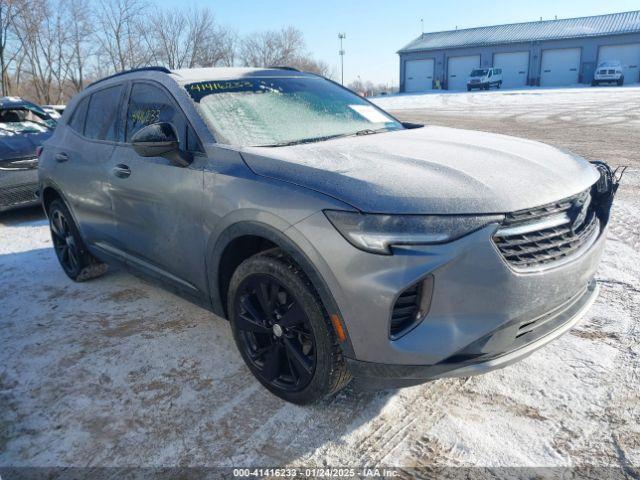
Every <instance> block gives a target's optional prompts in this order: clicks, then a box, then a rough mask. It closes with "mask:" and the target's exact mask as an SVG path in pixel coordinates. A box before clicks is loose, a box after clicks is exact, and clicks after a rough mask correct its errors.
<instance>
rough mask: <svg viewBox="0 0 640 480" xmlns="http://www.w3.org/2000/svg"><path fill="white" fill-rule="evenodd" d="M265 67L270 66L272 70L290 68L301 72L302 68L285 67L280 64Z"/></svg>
mask: <svg viewBox="0 0 640 480" xmlns="http://www.w3.org/2000/svg"><path fill="white" fill-rule="evenodd" d="M267 68H271V69H273V70H291V71H292V72H302V70H300V69H298V68H295V67H287V66H286V65H285V66H281V65H274V66H272V67H267Z"/></svg>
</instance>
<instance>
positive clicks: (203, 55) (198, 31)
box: [144, 8, 235, 68]
mask: <svg viewBox="0 0 640 480" xmlns="http://www.w3.org/2000/svg"><path fill="white" fill-rule="evenodd" d="M144 32H145V35H144V37H145V41H146V45H147V47H148V48H149V51H150V52H151V55H152V63H156V64H161V65H165V66H167V67H168V68H193V67H211V66H216V65H231V64H233V59H234V55H233V51H234V49H235V38H234V36H233V34H232V33H230V32H229V31H228V30H226V29H224V28H221V27H219V26H218V25H217V24H216V22H215V18H214V15H213V13H212V12H211V10H210V9H208V8H200V9H192V10H191V11H190V12H188V13H187V12H184V11H182V10H179V11H175V10H160V11H157V12H156V13H154V14H153V15H151V17H150V19H149V21H148V23H147V25H146V28H145V29H144Z"/></svg>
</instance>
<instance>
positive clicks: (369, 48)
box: [158, 0, 640, 84]
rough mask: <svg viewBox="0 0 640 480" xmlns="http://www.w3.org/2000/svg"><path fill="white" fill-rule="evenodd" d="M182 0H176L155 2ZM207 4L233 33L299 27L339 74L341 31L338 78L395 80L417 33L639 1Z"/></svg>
mask: <svg viewBox="0 0 640 480" xmlns="http://www.w3.org/2000/svg"><path fill="white" fill-rule="evenodd" d="M158 1H159V2H160V3H161V4H165V5H181V6H182V5H185V3H186V2H185V1H184V0H158ZM195 4H196V5H208V6H209V7H211V8H212V10H213V11H214V12H215V14H216V18H217V20H218V22H219V23H221V24H224V25H227V26H229V27H231V28H232V29H234V30H235V31H236V32H237V33H239V34H240V35H246V34H250V33H252V32H255V31H259V30H265V29H278V28H280V27H283V26H288V25H292V26H294V27H297V28H299V29H300V30H302V31H303V32H304V35H305V39H306V42H307V47H308V49H309V51H310V52H312V53H313V54H314V55H315V56H316V57H318V58H320V59H322V60H324V61H325V62H327V63H328V64H329V65H330V66H331V67H332V68H334V69H335V71H336V73H339V56H338V50H339V41H338V32H345V33H346V35H347V38H346V40H345V44H344V48H345V50H346V55H345V82H347V83H348V82H350V81H352V80H354V79H355V78H357V77H358V76H360V77H361V78H362V80H371V81H374V82H376V83H378V82H380V83H389V84H397V83H398V76H399V67H398V55H397V54H396V53H395V52H396V51H397V50H399V49H400V48H402V47H403V46H404V45H406V44H407V43H409V42H410V41H411V40H413V39H414V38H415V37H417V36H418V35H420V19H421V18H423V19H424V30H425V32H435V31H442V30H452V29H455V28H456V26H457V27H458V28H469V27H477V26H483V25H496V24H502V23H514V22H527V21H533V20H539V19H540V17H543V19H546V20H548V19H552V18H554V16H555V15H557V16H558V18H571V17H582V16H589V15H599V14H605V13H614V12H624V11H630V10H638V9H640V1H639V0H512V1H499V0H493V1H485V2H478V1H477V0H473V1H468V0H462V1H456V0H444V1H438V2H434V1H430V0H405V1H403V0H398V1H392V0H387V1H382V0H369V1H348V0H342V1H339V0H316V1H307V0H277V1H271V2H267V1H258V0H253V1H249V0H227V1H224V2H219V1H214V2H212V1H211V0H195Z"/></svg>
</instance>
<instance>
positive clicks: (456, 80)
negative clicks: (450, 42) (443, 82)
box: [447, 55, 480, 90]
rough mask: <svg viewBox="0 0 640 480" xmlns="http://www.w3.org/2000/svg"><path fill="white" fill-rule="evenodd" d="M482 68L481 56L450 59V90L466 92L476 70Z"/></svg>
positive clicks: (448, 74) (448, 84)
mask: <svg viewBox="0 0 640 480" xmlns="http://www.w3.org/2000/svg"><path fill="white" fill-rule="evenodd" d="M479 66H480V55H469V56H465V57H450V58H449V62H448V69H447V70H448V72H447V88H448V89H449V90H466V88H467V79H468V78H469V75H470V74H471V71H472V70H473V69H474V68H478V67H479Z"/></svg>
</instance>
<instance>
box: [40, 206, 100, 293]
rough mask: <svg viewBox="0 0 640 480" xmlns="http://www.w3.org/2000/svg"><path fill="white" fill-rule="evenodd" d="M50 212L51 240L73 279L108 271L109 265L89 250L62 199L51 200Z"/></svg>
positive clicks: (79, 280)
mask: <svg viewBox="0 0 640 480" xmlns="http://www.w3.org/2000/svg"><path fill="white" fill-rule="evenodd" d="M48 214H49V228H50V230H51V241H52V242H53V248H54V250H55V252H56V256H57V257H58V261H59V262H60V266H61V267H62V269H63V270H64V273H66V274H67V276H68V277H69V278H70V279H71V280H74V281H76V282H82V281H84V280H89V279H91V278H95V277H99V276H100V275H102V274H103V273H104V272H106V270H107V265H106V264H104V263H101V262H99V261H98V260H97V259H96V258H95V257H93V255H91V254H90V253H89V252H88V251H87V249H86V247H85V245H84V242H83V241H82V237H81V236H80V232H79V231H78V228H77V227H76V225H75V223H74V222H73V218H72V217H71V213H70V212H69V209H68V208H67V206H66V205H65V204H64V203H63V202H62V201H61V200H54V201H53V202H51V205H50V206H49V211H48Z"/></svg>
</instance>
